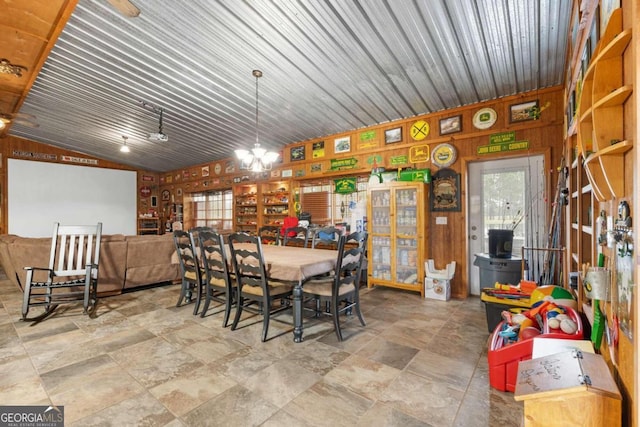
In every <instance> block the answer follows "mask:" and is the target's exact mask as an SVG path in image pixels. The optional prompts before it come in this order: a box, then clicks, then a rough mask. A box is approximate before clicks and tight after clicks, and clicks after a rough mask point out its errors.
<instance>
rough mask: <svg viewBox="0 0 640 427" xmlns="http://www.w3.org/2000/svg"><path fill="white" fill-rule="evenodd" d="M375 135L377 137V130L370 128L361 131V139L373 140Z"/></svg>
mask: <svg viewBox="0 0 640 427" xmlns="http://www.w3.org/2000/svg"><path fill="white" fill-rule="evenodd" d="M375 137H376V131H375V130H369V131H366V132H361V133H360V141H371V140H372V139H374V138H375Z"/></svg>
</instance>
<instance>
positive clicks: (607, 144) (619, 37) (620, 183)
mask: <svg viewBox="0 0 640 427" xmlns="http://www.w3.org/2000/svg"><path fill="white" fill-rule="evenodd" d="M630 41H631V28H629V29H626V30H624V31H623V30H622V9H617V10H615V11H614V12H613V13H612V15H611V17H610V18H609V23H608V24H607V28H606V30H605V32H604V34H603V35H602V38H601V39H600V42H599V43H598V47H597V49H596V51H595V52H594V54H595V56H594V58H593V59H592V60H591V62H590V64H589V67H588V68H587V71H586V73H585V75H584V79H583V83H582V92H581V93H582V95H581V98H580V105H579V107H578V118H579V122H578V129H577V130H578V147H579V149H580V152H581V153H582V155H583V156H584V167H585V173H586V175H587V177H588V179H589V182H590V183H591V190H592V192H593V194H594V196H595V197H596V199H597V200H598V201H606V200H611V199H614V198H620V197H624V153H626V152H627V151H629V150H630V149H631V148H632V147H633V141H632V140H631V139H626V135H625V132H624V129H625V123H624V110H623V108H624V103H625V101H626V100H627V98H629V95H631V93H632V92H633V89H632V86H631V85H625V84H624V79H623V77H624V75H623V52H624V51H625V49H626V48H627V46H628V45H629V42H630Z"/></svg>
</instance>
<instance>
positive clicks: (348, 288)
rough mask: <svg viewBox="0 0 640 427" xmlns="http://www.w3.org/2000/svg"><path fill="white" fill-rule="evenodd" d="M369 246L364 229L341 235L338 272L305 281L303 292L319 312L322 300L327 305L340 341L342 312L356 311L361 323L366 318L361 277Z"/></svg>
mask: <svg viewBox="0 0 640 427" xmlns="http://www.w3.org/2000/svg"><path fill="white" fill-rule="evenodd" d="M366 247H367V233H366V232H365V231H361V232H357V233H351V234H349V235H348V236H340V240H339V243H338V258H337V260H336V269H335V274H333V275H332V276H329V277H326V278H320V279H315V280H310V281H308V282H307V283H305V285H304V287H303V292H304V295H305V297H310V298H311V299H313V300H315V301H316V312H317V313H318V311H319V310H318V308H319V307H320V305H321V303H322V302H325V303H326V302H328V303H329V304H325V305H326V307H327V310H328V312H326V311H325V312H324V313H327V314H329V315H331V316H332V318H333V324H334V328H335V332H336V335H337V337H338V340H339V341H342V340H343V337H342V330H341V327H340V314H342V313H347V314H350V313H351V312H352V310H355V312H356V315H357V316H358V319H359V320H360V323H361V324H362V326H365V325H366V323H365V321H364V317H363V316H362V311H361V310H360V276H361V274H362V264H363V262H364V259H365V250H366Z"/></svg>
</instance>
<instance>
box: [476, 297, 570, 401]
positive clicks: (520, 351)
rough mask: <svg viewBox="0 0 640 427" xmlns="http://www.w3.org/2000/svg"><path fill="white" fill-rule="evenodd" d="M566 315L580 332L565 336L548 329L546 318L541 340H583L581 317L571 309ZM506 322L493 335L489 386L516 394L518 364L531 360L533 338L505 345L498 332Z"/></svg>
mask: <svg viewBox="0 0 640 427" xmlns="http://www.w3.org/2000/svg"><path fill="white" fill-rule="evenodd" d="M563 308H565V309H566V314H567V315H568V316H569V317H570V318H571V319H572V320H573V321H574V322H576V325H577V326H578V330H577V331H576V332H575V333H573V334H565V333H564V332H562V331H561V330H560V329H555V330H552V329H550V328H549V327H548V325H547V321H546V317H545V320H544V324H543V328H542V334H540V335H538V336H539V337H541V338H560V339H575V340H581V339H582V338H583V331H582V321H581V320H580V315H579V314H578V313H577V312H576V311H575V310H574V309H572V308H570V307H563ZM503 324H504V321H502V322H500V323H499V324H498V326H496V328H495V329H494V331H493V334H492V335H491V340H490V343H489V351H488V353H487V359H488V362H489V384H491V387H493V388H495V389H497V390H500V391H510V392H514V391H515V389H516V381H517V379H518V378H517V377H518V363H520V361H521V360H529V359H531V354H532V353H533V338H529V339H526V340H520V341H517V342H515V343H512V344H507V343H505V339H504V338H503V337H501V336H500V335H499V334H498V332H500V331H501V330H502V325H503Z"/></svg>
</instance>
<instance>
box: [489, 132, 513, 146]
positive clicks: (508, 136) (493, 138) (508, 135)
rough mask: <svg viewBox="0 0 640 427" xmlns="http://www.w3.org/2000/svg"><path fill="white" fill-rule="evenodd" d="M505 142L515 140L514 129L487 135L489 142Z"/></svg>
mask: <svg viewBox="0 0 640 427" xmlns="http://www.w3.org/2000/svg"><path fill="white" fill-rule="evenodd" d="M507 142H516V133H515V132H514V131H511V132H501V133H494V134H493V135H490V136H489V144H505V143H507Z"/></svg>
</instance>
